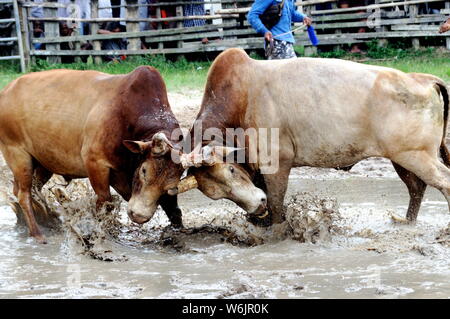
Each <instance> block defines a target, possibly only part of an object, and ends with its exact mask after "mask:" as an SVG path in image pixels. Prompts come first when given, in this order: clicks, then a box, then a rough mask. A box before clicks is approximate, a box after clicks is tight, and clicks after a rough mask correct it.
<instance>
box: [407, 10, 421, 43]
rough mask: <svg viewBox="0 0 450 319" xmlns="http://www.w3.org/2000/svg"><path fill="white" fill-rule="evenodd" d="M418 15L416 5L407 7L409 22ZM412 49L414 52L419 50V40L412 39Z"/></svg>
mask: <svg viewBox="0 0 450 319" xmlns="http://www.w3.org/2000/svg"><path fill="white" fill-rule="evenodd" d="M418 14H419V6H418V5H410V6H409V17H410V19H411V20H413V19H415V18H417V15H418ZM411 42H412V47H413V48H414V50H418V49H419V48H420V40H419V38H412V39H411Z"/></svg>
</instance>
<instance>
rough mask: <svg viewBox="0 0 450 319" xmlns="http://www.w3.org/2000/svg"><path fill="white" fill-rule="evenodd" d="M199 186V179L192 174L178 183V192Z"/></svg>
mask: <svg viewBox="0 0 450 319" xmlns="http://www.w3.org/2000/svg"><path fill="white" fill-rule="evenodd" d="M197 187H198V183H197V179H196V178H195V176H194V175H190V176H188V177H186V178H185V179H183V180H181V181H180V182H179V183H178V194H181V193H184V192H187V191H188V190H191V189H194V188H197Z"/></svg>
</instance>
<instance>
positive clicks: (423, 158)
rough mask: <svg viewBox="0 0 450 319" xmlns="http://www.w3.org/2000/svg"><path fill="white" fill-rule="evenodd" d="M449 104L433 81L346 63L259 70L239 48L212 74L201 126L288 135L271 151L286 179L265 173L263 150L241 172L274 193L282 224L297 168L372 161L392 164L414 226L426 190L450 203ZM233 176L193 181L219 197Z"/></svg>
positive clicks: (298, 62)
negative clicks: (221, 187)
mask: <svg viewBox="0 0 450 319" xmlns="http://www.w3.org/2000/svg"><path fill="white" fill-rule="evenodd" d="M448 104H449V97H448V89H447V87H446V84H445V83H444V82H443V81H442V80H441V79H439V78H437V77H434V76H431V75H426V74H417V73H413V74H406V73H403V72H400V71H397V70H394V69H390V68H385V67H379V66H371V65H365V64H358V63H354V62H349V61H344V60H336V59H314V58H298V59H289V60H276V61H257V60H253V59H251V58H249V57H248V55H247V54H246V53H245V52H244V51H243V50H239V49H229V50H227V51H225V52H223V53H222V54H220V55H219V56H218V57H217V58H216V60H215V61H214V63H213V65H212V66H211V69H210V71H209V74H208V80H207V84H206V88H205V93H204V96H203V101H202V106H201V109H200V111H199V114H198V115H197V119H196V123H197V124H198V123H201V124H202V129H203V131H205V130H207V129H209V128H213V127H215V128H219V129H220V130H222V131H223V132H224V135H225V134H226V133H225V129H226V128H243V129H244V130H248V129H249V128H275V129H278V132H279V141H278V142H277V143H274V144H270V145H269V148H271V149H272V150H276V151H277V153H278V154H279V155H278V156H277V158H276V159H275V160H274V163H273V164H277V166H278V167H277V170H276V172H272V173H266V174H265V173H262V172H261V169H262V168H263V166H265V165H267V162H266V158H263V156H261V151H262V148H260V146H259V145H255V143H253V144H252V143H250V144H248V143H247V144H246V145H245V146H246V147H247V148H246V150H247V154H246V160H247V162H246V163H243V164H241V165H237V164H233V165H234V167H235V170H240V171H246V172H248V174H249V176H252V178H253V181H254V183H255V185H256V186H259V187H260V188H261V189H263V190H265V191H266V192H267V200H268V206H269V211H270V213H271V214H272V222H275V223H279V222H281V221H282V220H283V200H284V197H285V193H286V188H287V184H288V177H289V173H290V170H291V168H292V167H300V166H314V167H324V168H336V167H347V166H351V165H353V164H355V163H357V162H358V161H361V160H363V159H365V158H368V157H385V158H388V159H390V160H391V161H392V163H393V165H394V168H395V169H396V171H397V173H398V174H399V176H400V178H401V179H402V180H403V181H404V182H405V184H406V186H407V187H408V190H409V193H410V196H411V199H410V203H409V207H408V212H407V219H408V220H409V221H415V220H416V218H417V213H418V210H419V207H420V204H421V201H422V197H423V194H424V191H425V188H426V185H430V186H433V187H435V188H437V189H438V190H440V191H441V192H442V193H443V194H444V196H445V198H446V199H447V201H449V204H450V170H449V168H448V166H449V164H450V161H449V157H448V151H447V148H446V146H445V144H444V141H445V136H446V127H447V120H448ZM247 142H248V140H247ZM240 146H242V145H240ZM255 155H256V157H257V160H256V161H255V162H250V161H249V158H250V157H252V156H253V157H254V156H255ZM441 160H442V161H443V163H442V162H441ZM275 162H276V163H275ZM227 169H228V167H227V166H222V167H218V166H212V167H209V168H208V167H203V168H202V170H201V171H200V172H199V171H196V169H193V170H192V174H193V175H195V176H196V177H197V180H198V184H199V188H200V189H208V190H209V191H210V192H214V189H215V188H216V187H217V185H220V183H222V182H223V181H224V180H225V179H226V178H227V175H226V174H224V171H225V170H227ZM199 174H201V175H202V176H208V177H209V178H208V179H203V178H199V177H201V176H199ZM211 197H212V196H211Z"/></svg>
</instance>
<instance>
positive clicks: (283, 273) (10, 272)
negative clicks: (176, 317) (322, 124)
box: [0, 92, 450, 298]
mask: <svg viewBox="0 0 450 319" xmlns="http://www.w3.org/2000/svg"><path fill="white" fill-rule="evenodd" d="M169 98H170V100H171V104H172V107H173V109H174V112H175V114H176V116H177V118H178V119H179V120H180V122H182V125H183V126H184V127H188V126H189V123H192V120H193V118H194V117H195V115H196V112H197V111H196V110H197V107H198V105H199V104H200V99H201V94H200V93H199V92H194V93H192V94H191V96H187V95H186V94H175V95H171V96H169ZM2 160H3V159H2V158H1V157H0V298H37V297H41V298H92V297H100V298H103V297H104V298H114V297H125V298H204V297H210V298H256V297H258V298H304V297H308V298H335V297H337V298H341V297H342V298H411V297H414V298H448V297H449V296H450V214H449V212H448V206H447V203H446V202H444V198H443V196H442V195H441V194H440V193H438V192H437V191H436V190H434V189H428V190H427V192H426V194H425V199H424V202H423V204H422V208H421V211H420V213H419V218H418V222H417V224H416V225H404V224H397V223H394V222H393V219H392V218H391V215H392V214H395V215H398V216H402V217H403V216H405V212H406V208H407V205H408V201H409V196H408V193H407V191H406V188H405V186H404V185H403V184H402V182H401V181H400V179H399V178H398V177H397V175H396V173H395V171H394V170H393V169H392V166H391V165H390V163H389V162H388V161H386V160H382V159H369V160H366V161H363V162H361V163H359V164H358V165H356V166H355V167H354V168H353V169H352V170H351V171H350V172H349V173H347V172H343V171H336V170H322V169H315V168H302V169H294V170H293V171H292V174H291V178H290V182H289V189H288V195H287V197H286V204H287V206H288V221H287V222H286V223H285V224H283V225H280V226H278V227H274V228H271V229H261V228H256V227H254V226H252V225H250V224H248V223H247V222H246V219H245V216H244V213H243V212H242V211H241V210H240V209H239V208H237V206H235V205H234V204H232V203H230V202H228V201H225V200H222V201H216V202H213V201H212V200H210V199H208V198H206V197H205V196H203V195H202V194H201V193H200V192H199V191H197V190H193V191H191V192H188V193H185V194H182V195H181V196H180V206H181V207H182V209H183V213H184V215H183V222H184V224H185V226H186V227H187V228H189V229H190V230H188V231H185V232H177V231H174V230H173V229H171V228H170V227H167V226H168V220H167V218H166V217H165V215H164V213H162V212H161V211H158V213H157V214H156V215H155V216H154V218H153V219H152V221H151V222H150V223H148V224H146V225H145V226H143V227H139V226H137V225H135V224H132V223H130V221H129V219H128V218H127V217H126V214H125V213H124V211H125V208H126V204H125V203H121V202H120V201H118V200H117V201H116V202H115V203H114V205H113V206H114V209H113V212H112V213H111V214H110V215H103V216H106V218H104V219H103V221H102V222H99V221H98V220H96V219H95V218H93V216H92V210H93V207H92V201H93V199H94V197H93V194H92V191H91V190H90V187H89V185H88V184H87V183H86V181H81V182H75V183H73V182H72V184H71V185H69V187H68V188H67V190H66V191H67V194H68V195H69V197H70V200H69V201H67V202H60V203H58V201H56V200H55V197H54V196H53V195H52V193H51V192H50V191H49V188H51V186H55V183H53V184H52V183H50V184H51V185H50V186H48V187H46V190H45V191H44V193H45V197H46V198H47V199H48V200H50V201H51V203H52V205H53V207H54V208H55V209H57V210H59V211H60V212H62V216H63V220H64V223H63V225H62V231H59V232H55V231H50V232H47V239H48V241H49V243H48V244H47V245H38V244H36V243H35V242H34V241H33V240H32V239H30V238H28V237H27V230H26V229H25V228H23V227H19V226H17V225H16V217H15V214H14V212H13V211H12V209H11V208H10V207H9V206H8V202H9V201H10V200H11V199H12V198H11V191H12V185H11V175H10V172H9V170H8V169H7V167H6V166H5V165H4V162H3V161H2ZM56 182H57V181H56ZM105 260H106V261H105Z"/></svg>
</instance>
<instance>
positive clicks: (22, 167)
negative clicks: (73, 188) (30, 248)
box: [4, 148, 46, 244]
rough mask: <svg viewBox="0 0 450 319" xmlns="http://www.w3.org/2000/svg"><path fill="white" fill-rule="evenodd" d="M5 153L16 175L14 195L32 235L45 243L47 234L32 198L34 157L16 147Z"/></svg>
mask: <svg viewBox="0 0 450 319" xmlns="http://www.w3.org/2000/svg"><path fill="white" fill-rule="evenodd" d="M4 155H5V160H6V162H7V163H8V166H9V167H10V168H11V171H12V172H13V175H14V195H16V197H17V199H18V200H19V205H20V208H21V209H22V211H23V212H24V217H25V222H26V224H27V226H28V230H29V232H30V236H31V237H34V238H35V239H36V241H37V242H38V243H41V244H45V243H46V239H45V236H44V235H42V233H41V231H40V229H39V227H38V225H37V223H36V219H35V216H34V212H33V205H32V198H31V186H32V182H33V159H32V157H31V156H30V154H28V153H27V152H25V151H23V150H20V149H16V148H9V149H7V151H6V152H4Z"/></svg>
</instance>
